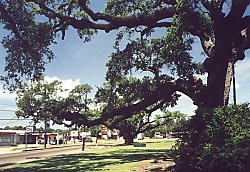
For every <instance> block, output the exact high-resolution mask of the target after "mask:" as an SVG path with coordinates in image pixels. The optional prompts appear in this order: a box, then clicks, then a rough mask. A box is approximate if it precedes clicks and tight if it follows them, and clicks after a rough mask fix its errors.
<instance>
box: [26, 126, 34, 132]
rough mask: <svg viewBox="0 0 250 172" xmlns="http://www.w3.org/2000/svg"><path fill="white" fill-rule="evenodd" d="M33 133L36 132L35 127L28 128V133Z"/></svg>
mask: <svg viewBox="0 0 250 172" xmlns="http://www.w3.org/2000/svg"><path fill="white" fill-rule="evenodd" d="M33 131H34V127H31V126H27V127H26V132H27V133H33Z"/></svg>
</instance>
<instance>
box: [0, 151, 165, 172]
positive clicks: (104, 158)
mask: <svg viewBox="0 0 250 172" xmlns="http://www.w3.org/2000/svg"><path fill="white" fill-rule="evenodd" d="M166 154H168V155H169V154H170V150H169V149H160V150H157V149H120V150H110V151H108V152H105V154H101V153H91V152H89V153H83V154H73V155H62V156H58V157H53V158H48V159H46V160H42V161H35V162H31V163H23V164H21V165H20V166H18V167H13V168H11V169H6V170H2V171H5V172H12V171H18V172H24V171H102V169H103V168H105V167H106V166H109V165H121V164H125V163H131V162H138V161H142V160H148V159H152V158H155V157H157V156H164V155H166Z"/></svg>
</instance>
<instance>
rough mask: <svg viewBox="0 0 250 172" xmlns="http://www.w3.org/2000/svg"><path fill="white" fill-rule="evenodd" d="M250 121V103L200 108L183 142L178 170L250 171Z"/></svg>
mask: <svg viewBox="0 0 250 172" xmlns="http://www.w3.org/2000/svg"><path fill="white" fill-rule="evenodd" d="M249 124H250V108H249V105H248V104H242V105H231V106H229V107H223V108H216V109H215V110H214V111H204V110H200V111H198V112H197V115H196V116H194V117H193V118H192V120H191V121H190V123H189V125H188V126H187V131H188V134H187V135H186V137H184V138H183V140H181V141H180V142H179V145H178V150H177V152H178V154H179V158H178V159H177V171H183V170H184V171H187V172H189V171H190V172H191V171H192V172H209V171H227V172H247V171H249V168H250V166H249V153H250V148H249V145H250V142H249V141H250V133H249V129H250V125H249Z"/></svg>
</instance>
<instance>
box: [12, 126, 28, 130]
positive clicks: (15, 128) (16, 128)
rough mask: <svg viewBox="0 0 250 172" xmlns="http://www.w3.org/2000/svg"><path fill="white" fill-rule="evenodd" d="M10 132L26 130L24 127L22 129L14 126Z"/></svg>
mask: <svg viewBox="0 0 250 172" xmlns="http://www.w3.org/2000/svg"><path fill="white" fill-rule="evenodd" d="M12 130H26V127H23V126H14V127H12Z"/></svg>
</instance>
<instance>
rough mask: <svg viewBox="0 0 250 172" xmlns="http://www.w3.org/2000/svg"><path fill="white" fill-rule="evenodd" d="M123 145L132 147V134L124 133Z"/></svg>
mask: <svg viewBox="0 0 250 172" xmlns="http://www.w3.org/2000/svg"><path fill="white" fill-rule="evenodd" d="M124 139H125V145H132V144H133V143H134V136H133V133H132V132H130V131H127V132H125V133H124Z"/></svg>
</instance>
